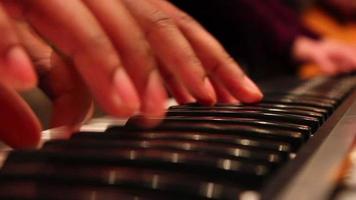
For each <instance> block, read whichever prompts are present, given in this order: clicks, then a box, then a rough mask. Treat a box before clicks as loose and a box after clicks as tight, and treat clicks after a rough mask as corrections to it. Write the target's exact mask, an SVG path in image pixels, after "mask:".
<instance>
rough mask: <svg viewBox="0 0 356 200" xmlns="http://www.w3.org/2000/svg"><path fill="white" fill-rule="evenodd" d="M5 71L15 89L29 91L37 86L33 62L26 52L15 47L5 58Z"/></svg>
mask: <svg viewBox="0 0 356 200" xmlns="http://www.w3.org/2000/svg"><path fill="white" fill-rule="evenodd" d="M5 65H7V66H4V67H5V70H6V73H8V76H9V78H10V79H11V80H9V82H10V83H11V84H13V86H14V87H16V88H20V89H27V88H31V87H34V86H35V85H36V80H37V79H36V75H35V72H34V69H33V67H32V64H31V61H30V59H29V57H28V56H27V54H26V53H25V51H24V50H23V49H22V48H21V47H19V46H14V47H12V48H10V49H9V51H8V52H7V54H6V57H5Z"/></svg>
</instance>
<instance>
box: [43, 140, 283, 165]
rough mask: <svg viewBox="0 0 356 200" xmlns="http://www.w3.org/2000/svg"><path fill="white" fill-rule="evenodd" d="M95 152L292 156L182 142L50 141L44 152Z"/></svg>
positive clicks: (267, 160)
mask: <svg viewBox="0 0 356 200" xmlns="http://www.w3.org/2000/svg"><path fill="white" fill-rule="evenodd" d="M85 148H89V149H90V148H95V149H100V150H105V151H110V150H117V151H119V150H123V151H127V150H140V149H142V150H144V149H148V150H159V151H162V152H164V151H167V152H172V151H177V152H194V153H197V154H200V155H201V156H203V155H210V156H214V157H216V158H226V159H234V160H238V161H246V162H247V161H248V162H252V161H255V162H258V163H263V164H274V165H275V164H278V163H281V162H284V161H285V160H286V159H287V157H288V154H286V153H282V152H274V151H268V150H264V151H261V150H256V149H251V148H248V147H241V146H240V147H236V146H234V145H225V144H214V145H211V144H209V143H204V142H196V141H190V142H182V141H174V140H173V141H172V140H171V141H169V140H164V141H148V140H141V141H137V140H136V141H119V140H116V141H97V140H72V141H61V140H59V141H50V142H47V143H46V144H45V145H44V147H43V149H56V150H58V149H59V150H72V151H76V149H85Z"/></svg>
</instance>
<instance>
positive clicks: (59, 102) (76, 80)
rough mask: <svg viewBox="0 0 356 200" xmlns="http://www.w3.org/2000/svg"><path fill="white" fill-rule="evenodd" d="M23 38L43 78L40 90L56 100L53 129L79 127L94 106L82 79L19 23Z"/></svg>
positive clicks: (69, 64)
mask: <svg viewBox="0 0 356 200" xmlns="http://www.w3.org/2000/svg"><path fill="white" fill-rule="evenodd" d="M17 31H18V33H19V39H20V41H21V43H22V44H23V46H24V47H25V48H26V50H27V52H28V53H29V55H30V57H31V59H32V61H33V63H34V66H35V68H36V69H37V71H38V72H39V75H40V87H41V88H42V89H43V90H44V92H45V93H46V94H47V95H48V96H49V97H50V98H51V100H52V101H53V115H52V120H51V126H52V127H58V126H67V127H68V126H70V127H75V126H77V125H78V124H80V123H82V122H83V121H84V119H85V118H86V116H87V115H88V113H89V110H90V108H91V105H92V103H91V102H92V101H91V97H90V94H89V92H88V91H87V88H86V87H85V85H84V83H83V81H82V79H81V77H80V76H79V75H78V73H77V72H76V71H75V68H74V66H73V64H72V63H71V62H70V61H64V60H63V59H62V58H60V57H59V56H58V55H57V54H56V53H55V52H53V50H52V49H51V48H50V47H49V46H48V45H47V44H46V43H45V42H44V41H42V40H41V39H40V38H39V37H38V36H37V35H36V34H35V33H34V32H33V31H32V30H31V29H30V28H29V27H28V26H27V25H26V24H25V23H17Z"/></svg>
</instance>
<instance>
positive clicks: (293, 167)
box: [0, 75, 356, 200]
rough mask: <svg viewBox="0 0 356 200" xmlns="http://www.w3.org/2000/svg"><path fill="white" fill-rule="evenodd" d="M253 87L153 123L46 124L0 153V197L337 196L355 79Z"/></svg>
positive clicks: (287, 199)
mask: <svg viewBox="0 0 356 200" xmlns="http://www.w3.org/2000/svg"><path fill="white" fill-rule="evenodd" d="M261 85H262V86H263V90H264V93H265V98H264V100H263V101H262V102H260V103H258V104H249V105H242V104H218V105H215V106H213V107H207V106H202V105H197V104H187V105H174V106H171V107H170V108H169V109H168V111H167V115H166V117H165V118H164V119H163V120H162V123H161V124H160V125H159V126H157V127H155V128H153V129H143V128H141V127H140V126H137V124H136V121H135V120H134V119H129V120H128V121H127V122H126V121H125V123H122V121H118V120H116V119H111V118H107V119H94V120H92V121H91V122H89V123H88V124H86V125H85V126H83V127H82V128H81V131H79V132H77V133H75V134H73V135H72V136H71V137H70V138H69V139H58V137H57V138H56V136H58V135H60V133H61V130H60V129H59V130H52V131H50V132H49V135H50V136H51V137H52V139H50V140H48V141H45V142H44V144H43V146H42V147H41V148H40V149H38V150H26V151H25V150H21V151H20V150H16V151H9V152H7V153H3V160H4V163H3V165H2V167H1V170H0V199H21V200H23V199H24V200H34V199H66V200H71V199H73V200H74V199H76V200H77V199H78V200H81V199H83V200H84V199H85V200H88V199H92V200H94V199H95V200H104V199H105V200H108V199H125V200H126V199H127V200H131V199H132V200H146V199H201V200H208V199H210V200H220V199H224V200H236V199H242V200H259V199H280V200H292V199H313V200H314V199H333V198H339V196H340V195H336V194H337V193H336V192H335V191H340V189H337V188H341V187H340V186H338V182H337V181H336V179H335V176H336V175H335V174H338V172H339V171H340V169H341V166H343V163H344V159H345V158H346V157H347V155H348V152H349V151H350V149H351V148H352V146H353V142H354V139H355V136H356V101H355V100H356V92H355V90H354V87H355V86H356V77H355V76H354V75H345V76H341V77H334V78H322V77H320V78H316V79H311V80H308V81H302V80H298V79H286V80H275V81H273V82H266V83H262V84H261ZM152 120H157V119H154V118H152ZM108 121H109V123H107V122H108ZM53 138H56V139H53ZM341 185H342V184H341ZM353 192H354V193H356V192H355V191H353ZM339 199H340V198H339ZM339 199H338V200H339Z"/></svg>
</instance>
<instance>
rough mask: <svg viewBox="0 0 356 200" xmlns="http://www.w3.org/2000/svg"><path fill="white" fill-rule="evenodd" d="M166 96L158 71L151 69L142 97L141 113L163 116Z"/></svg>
mask: <svg viewBox="0 0 356 200" xmlns="http://www.w3.org/2000/svg"><path fill="white" fill-rule="evenodd" d="M167 98H168V96H167V92H166V90H165V88H164V87H163V82H162V80H161V78H160V75H159V73H158V71H156V70H154V71H152V72H151V74H150V76H149V78H148V82H147V86H146V89H145V94H144V95H143V99H142V105H141V106H142V107H141V112H142V114H143V115H147V116H152V117H162V116H164V113H165V111H166V101H167Z"/></svg>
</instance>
